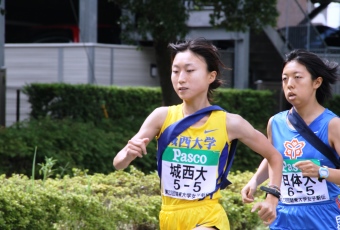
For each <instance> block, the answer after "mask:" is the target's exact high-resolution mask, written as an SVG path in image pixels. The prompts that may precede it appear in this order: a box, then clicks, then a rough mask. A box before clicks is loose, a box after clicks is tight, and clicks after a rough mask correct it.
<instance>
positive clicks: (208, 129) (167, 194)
mask: <svg viewBox="0 0 340 230" xmlns="http://www.w3.org/2000/svg"><path fill="white" fill-rule="evenodd" d="M226 116H227V113H226V112H225V111H212V112H211V114H210V116H209V118H208V119H207V121H206V122H205V124H203V125H202V126H200V127H189V128H188V129H187V130H185V131H184V132H182V133H181V134H180V135H178V136H177V138H175V139H174V140H173V141H172V142H171V143H170V144H169V145H168V146H167V148H166V149H165V151H164V152H163V155H162V161H161V163H162V172H161V194H162V202H163V205H178V204H186V203H192V202H198V201H199V200H202V199H210V198H212V199H218V198H220V197H221V194H220V191H219V189H218V190H217V191H216V192H215V193H214V194H213V195H212V197H210V196H207V194H209V193H212V192H214V191H215V188H216V179H217V178H218V170H217V169H218V165H219V160H220V154H221V152H222V150H223V149H224V147H225V145H226V144H228V146H230V142H229V139H228V134H227V129H226ZM182 118H183V112H182V104H180V105H176V106H169V110H168V114H167V117H166V119H165V122H164V124H163V126H162V128H161V131H160V135H161V134H162V133H163V131H164V130H165V129H166V128H167V127H168V126H169V125H171V124H173V123H175V122H176V121H178V120H180V119H182ZM160 135H159V136H160ZM159 136H157V139H158V138H159Z"/></svg>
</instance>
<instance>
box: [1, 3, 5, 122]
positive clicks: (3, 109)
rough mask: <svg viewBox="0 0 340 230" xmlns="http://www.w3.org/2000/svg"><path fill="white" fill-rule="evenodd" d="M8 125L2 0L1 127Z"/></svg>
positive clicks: (2, 6)
mask: <svg viewBox="0 0 340 230" xmlns="http://www.w3.org/2000/svg"><path fill="white" fill-rule="evenodd" d="M1 126H6V69H5V0H0V127H1Z"/></svg>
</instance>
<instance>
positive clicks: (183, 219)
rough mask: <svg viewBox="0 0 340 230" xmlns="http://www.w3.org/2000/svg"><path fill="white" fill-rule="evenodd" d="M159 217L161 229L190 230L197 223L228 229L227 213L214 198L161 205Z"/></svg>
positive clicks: (196, 225)
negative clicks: (188, 202)
mask: <svg viewBox="0 0 340 230" xmlns="http://www.w3.org/2000/svg"><path fill="white" fill-rule="evenodd" d="M159 219H160V229H161V230H191V229H194V228H195V227H198V225H200V226H204V227H216V228H218V229H220V230H229V229H230V228H229V221H228V217H227V214H226V212H225V211H224V209H223V207H222V205H220V204H219V203H218V201H217V200H216V199H215V200H204V201H200V202H195V203H192V204H184V205H167V206H166V207H164V206H162V210H161V212H160V214H159Z"/></svg>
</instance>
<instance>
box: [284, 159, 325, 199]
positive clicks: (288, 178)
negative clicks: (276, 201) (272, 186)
mask: <svg viewBox="0 0 340 230" xmlns="http://www.w3.org/2000/svg"><path fill="white" fill-rule="evenodd" d="M304 160H306V159H304ZM309 160H310V161H312V162H313V163H314V164H316V165H320V161H319V160H317V159H309ZM298 161H300V160H284V161H283V171H282V182H281V202H282V203H285V204H302V203H315V202H321V201H326V200H329V193H328V188H327V184H326V180H322V182H320V181H319V179H318V178H315V177H306V176H303V175H302V172H301V171H300V170H299V169H298V168H297V167H295V166H294V164H295V163H296V162H298Z"/></svg>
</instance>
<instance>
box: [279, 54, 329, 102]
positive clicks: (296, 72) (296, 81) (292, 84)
mask: <svg viewBox="0 0 340 230" xmlns="http://www.w3.org/2000/svg"><path fill="white" fill-rule="evenodd" d="M320 79H321V77H319V78H317V79H316V80H314V81H313V80H312V76H311V74H310V73H309V72H308V70H307V68H306V67H305V66H304V65H302V64H300V63H298V62H297V61H291V62H288V63H287V64H286V65H285V67H284V68H283V71H282V87H283V91H284V94H285V97H286V99H287V101H288V102H289V103H291V104H292V105H294V106H296V105H304V104H307V103H308V102H309V101H311V100H316V97H315V94H316V90H317V88H318V87H319V86H320V84H321V82H320ZM321 81H322V79H321Z"/></svg>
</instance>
